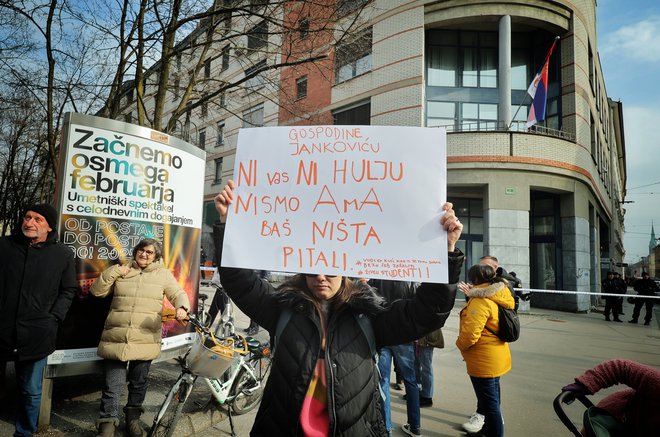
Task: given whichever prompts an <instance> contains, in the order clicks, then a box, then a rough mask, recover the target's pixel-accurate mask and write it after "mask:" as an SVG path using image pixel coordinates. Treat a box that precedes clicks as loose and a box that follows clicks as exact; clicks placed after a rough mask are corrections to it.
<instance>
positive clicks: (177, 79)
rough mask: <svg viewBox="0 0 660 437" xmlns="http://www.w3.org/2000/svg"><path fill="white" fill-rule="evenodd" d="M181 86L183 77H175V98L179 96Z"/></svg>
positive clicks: (173, 88)
mask: <svg viewBox="0 0 660 437" xmlns="http://www.w3.org/2000/svg"><path fill="white" fill-rule="evenodd" d="M180 87H181V79H179V78H178V77H175V78H174V86H172V94H173V95H174V98H175V99H178V98H179V88H180Z"/></svg>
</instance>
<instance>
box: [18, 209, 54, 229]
mask: <svg viewBox="0 0 660 437" xmlns="http://www.w3.org/2000/svg"><path fill="white" fill-rule="evenodd" d="M28 211H32V212H36V213H37V214H41V215H42V216H44V218H45V219H46V222H48V226H50V228H51V229H52V230H54V231H55V230H56V229H57V210H56V209H55V208H53V207H52V206H50V205H49V204H47V203H37V204H35V205H30V206H28V207H27V208H25V212H28Z"/></svg>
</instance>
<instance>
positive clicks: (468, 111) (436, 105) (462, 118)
mask: <svg viewBox="0 0 660 437" xmlns="http://www.w3.org/2000/svg"><path fill="white" fill-rule="evenodd" d="M516 118H518V117H516ZM426 125H427V126H444V127H445V128H447V130H448V131H450V132H451V131H453V130H459V131H482V130H494V129H496V127H497V104H494V103H472V102H462V103H461V102H436V101H428V102H427V103H426Z"/></svg>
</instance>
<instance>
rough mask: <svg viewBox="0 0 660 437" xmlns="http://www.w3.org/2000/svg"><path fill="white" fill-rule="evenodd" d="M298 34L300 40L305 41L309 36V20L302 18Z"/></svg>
mask: <svg viewBox="0 0 660 437" xmlns="http://www.w3.org/2000/svg"><path fill="white" fill-rule="evenodd" d="M298 32H299V33H300V39H305V38H307V36H308V35H309V18H307V17H305V18H302V19H301V20H300V21H299V22H298Z"/></svg>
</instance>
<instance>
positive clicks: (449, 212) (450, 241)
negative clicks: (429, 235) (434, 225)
mask: <svg viewBox="0 0 660 437" xmlns="http://www.w3.org/2000/svg"><path fill="white" fill-rule="evenodd" d="M442 209H443V210H444V211H445V213H444V215H443V216H442V218H441V219H440V224H441V225H442V227H443V228H445V231H447V250H448V251H449V252H453V251H454V249H455V248H456V242H457V241H458V239H459V238H461V232H462V231H463V223H461V222H460V220H458V217H456V213H455V212H454V205H453V204H452V203H451V202H447V203H445V204H444V205H442Z"/></svg>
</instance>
